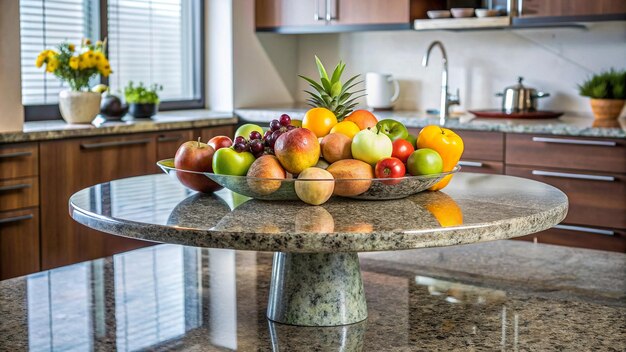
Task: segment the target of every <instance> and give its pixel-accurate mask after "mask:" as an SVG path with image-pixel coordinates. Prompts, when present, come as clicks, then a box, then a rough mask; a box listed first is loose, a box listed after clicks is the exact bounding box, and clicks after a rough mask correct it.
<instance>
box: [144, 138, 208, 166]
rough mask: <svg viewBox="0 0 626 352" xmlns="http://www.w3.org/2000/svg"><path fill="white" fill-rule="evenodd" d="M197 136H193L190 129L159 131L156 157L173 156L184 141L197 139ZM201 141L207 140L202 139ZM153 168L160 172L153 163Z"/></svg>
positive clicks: (165, 157)
mask: <svg viewBox="0 0 626 352" xmlns="http://www.w3.org/2000/svg"><path fill="white" fill-rule="evenodd" d="M198 137H199V136H195V135H194V133H193V132H192V131H190V130H185V131H172V132H164V133H160V134H159V135H158V136H157V140H156V144H157V152H156V158H157V161H158V160H163V159H169V158H173V157H174V156H175V155H176V151H177V150H178V147H180V145H181V144H183V143H184V142H186V141H192V140H194V139H197V138H198ZM202 141H203V142H205V143H206V142H207V141H206V140H204V139H202ZM154 170H155V172H157V173H160V172H162V171H161V169H160V168H159V167H158V166H156V165H154Z"/></svg>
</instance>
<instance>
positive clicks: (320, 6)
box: [255, 0, 326, 29]
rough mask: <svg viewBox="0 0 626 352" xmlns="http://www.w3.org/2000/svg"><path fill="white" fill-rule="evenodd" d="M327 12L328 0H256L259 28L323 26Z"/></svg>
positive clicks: (256, 18)
mask: <svg viewBox="0 0 626 352" xmlns="http://www.w3.org/2000/svg"><path fill="white" fill-rule="evenodd" d="M325 13H326V0H256V2H255V20H256V28H257V29H262V28H274V27H284V26H323V25H325V22H324V15H325ZM316 15H317V16H318V17H317V19H316Z"/></svg>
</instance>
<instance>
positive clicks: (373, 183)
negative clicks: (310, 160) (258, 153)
mask: <svg viewBox="0 0 626 352" xmlns="http://www.w3.org/2000/svg"><path fill="white" fill-rule="evenodd" d="M157 165H158V166H159V167H160V168H161V170H163V172H165V173H166V174H168V175H170V176H172V177H174V178H175V179H177V180H179V181H180V179H179V177H181V175H185V174H196V175H204V176H206V177H208V178H209V179H211V180H212V181H214V182H215V183H217V184H219V185H220V186H222V187H224V188H227V189H229V190H231V191H233V192H235V193H239V194H241V195H244V196H247V197H250V198H255V199H261V200H298V199H299V198H298V195H297V194H296V191H295V184H296V183H297V182H310V183H317V184H320V183H326V182H333V183H334V189H335V194H334V195H333V196H336V195H337V193H340V194H342V196H343V197H347V198H353V199H366V200H389V199H400V198H405V197H408V196H410V195H413V194H416V193H419V192H422V191H425V190H427V189H428V188H430V187H432V186H433V185H435V184H436V183H437V182H439V181H441V180H442V179H443V178H444V177H445V176H447V175H451V174H454V173H456V172H457V171H459V170H460V166H456V167H455V168H454V169H453V170H452V171H450V172H444V173H440V174H433V175H424V176H405V177H401V178H394V179H390V178H382V179H381V178H373V179H341V180H340V179H335V180H319V179H315V180H306V179H305V180H303V179H294V178H287V179H268V178H256V177H247V176H231V175H218V174H214V173H210V172H196V171H188V170H181V169H176V168H175V167H174V159H165V160H161V161H159V162H157Z"/></svg>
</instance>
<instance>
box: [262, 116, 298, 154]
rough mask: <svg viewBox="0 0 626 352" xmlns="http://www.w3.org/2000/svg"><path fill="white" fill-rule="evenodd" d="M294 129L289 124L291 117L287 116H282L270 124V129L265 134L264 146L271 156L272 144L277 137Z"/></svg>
mask: <svg viewBox="0 0 626 352" xmlns="http://www.w3.org/2000/svg"><path fill="white" fill-rule="evenodd" d="M294 128H296V127H295V126H293V125H292V124H291V117H289V115H287V114H282V115H280V118H278V119H277V120H272V121H271V122H270V129H269V131H267V132H265V145H266V146H267V147H268V148H269V151H270V152H271V153H272V154H273V153H274V144H275V143H276V140H278V137H280V136H281V135H282V134H283V133H285V132H287V131H291V130H293V129H294Z"/></svg>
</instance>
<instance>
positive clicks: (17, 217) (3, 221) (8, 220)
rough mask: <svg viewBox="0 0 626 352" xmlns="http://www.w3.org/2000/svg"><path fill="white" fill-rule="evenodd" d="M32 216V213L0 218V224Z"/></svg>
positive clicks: (27, 218) (28, 218)
mask: <svg viewBox="0 0 626 352" xmlns="http://www.w3.org/2000/svg"><path fill="white" fill-rule="evenodd" d="M32 218H33V214H28V215H20V216H14V217H12V218H4V219H0V224H8V223H12V222H18V221H24V220H30V219H32Z"/></svg>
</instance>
